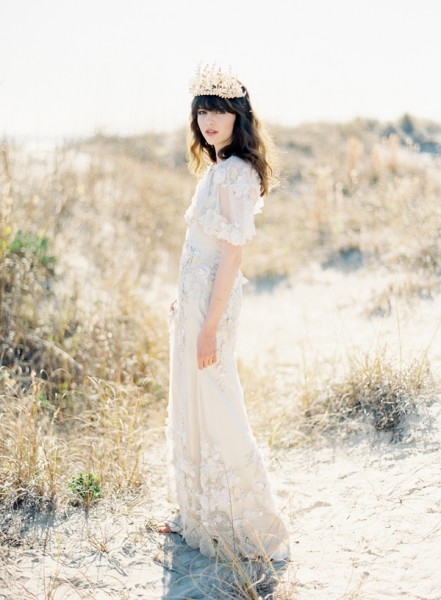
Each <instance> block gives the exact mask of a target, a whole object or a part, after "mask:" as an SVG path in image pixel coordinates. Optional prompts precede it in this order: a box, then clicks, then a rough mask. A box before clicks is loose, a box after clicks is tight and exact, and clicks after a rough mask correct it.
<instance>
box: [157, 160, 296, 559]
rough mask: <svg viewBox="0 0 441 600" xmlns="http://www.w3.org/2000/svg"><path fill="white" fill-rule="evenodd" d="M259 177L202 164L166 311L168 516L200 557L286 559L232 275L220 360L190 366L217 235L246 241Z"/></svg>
mask: <svg viewBox="0 0 441 600" xmlns="http://www.w3.org/2000/svg"><path fill="white" fill-rule="evenodd" d="M259 193H260V188H259V179H258V175H257V173H256V172H255V170H254V169H253V168H252V167H251V166H250V165H249V164H248V163H246V162H245V161H243V160H241V159H239V158H237V157H231V158H229V159H227V160H225V161H222V162H220V163H218V164H216V165H213V166H212V167H210V168H208V170H207V172H206V174H205V175H204V177H203V178H202V180H201V181H200V182H199V185H198V186H197V189H196V192H195V195H194V197H193V199H192V202H191V205H190V207H189V208H188V210H187V212H186V214H185V220H186V222H187V225H188V228H187V234H186V239H185V244H184V248H183V251H182V256H181V262H180V274H179V280H178V290H177V302H176V304H175V310H174V312H173V313H172V314H171V315H170V391H169V407H168V421H167V436H168V446H169V452H170V457H169V458H170V464H171V465H172V467H173V475H174V481H175V484H176V486H175V487H176V497H177V503H178V505H179V512H178V514H177V515H176V516H175V517H174V518H172V519H170V520H169V521H168V524H169V526H170V527H171V529H172V530H173V531H177V532H180V533H181V534H182V535H183V537H184V538H185V540H186V541H187V543H188V544H189V545H190V546H191V547H193V548H199V549H200V551H201V552H202V553H203V554H205V555H206V556H214V555H215V553H216V549H219V548H220V549H223V550H228V552H233V553H234V554H235V556H247V557H253V556H260V555H262V554H267V555H268V556H270V557H271V558H274V559H283V558H286V557H287V556H288V551H289V550H288V535H287V532H286V529H285V526H284V524H283V522H282V520H281V518H280V516H279V513H278V511H277V508H276V505H275V502H274V498H273V495H272V493H271V490H270V485H269V481H268V475H267V472H266V469H265V466H264V463H263V460H262V456H261V454H260V452H259V450H258V448H257V444H256V441H255V438H254V436H253V434H252V432H251V428H250V425H249V421H248V417H247V413H246V409H245V404H244V396H243V390H242V387H241V384H240V381H239V377H238V373H237V366H236V356H235V341H236V333H237V326H238V320H239V314H240V307H241V299H242V284H243V282H244V278H243V275H242V273H241V271H239V272H238V274H237V276H236V278H235V281H234V284H233V288H232V291H231V294H230V296H229V299H228V302H227V306H226V309H225V312H224V314H223V317H222V319H221V322H220V325H219V328H218V332H217V361H216V363H215V364H213V365H211V366H209V367H207V368H206V369H202V370H199V369H198V366H197V354H196V343H197V338H198V335H199V332H200V329H201V327H202V324H203V322H204V319H205V316H206V314H207V310H208V305H209V302H210V297H211V292H212V288H213V283H214V280H215V277H216V271H217V268H218V266H219V263H220V258H221V250H222V240H225V241H227V242H229V243H230V244H235V245H242V244H245V243H247V242H248V241H249V240H250V239H251V238H252V237H253V236H254V234H255V226H254V215H255V214H256V213H258V212H260V211H261V209H262V206H263V201H262V198H261V197H260V195H259Z"/></svg>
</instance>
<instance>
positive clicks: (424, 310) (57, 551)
mask: <svg viewBox="0 0 441 600" xmlns="http://www.w3.org/2000/svg"><path fill="white" fill-rule="evenodd" d="M391 277H396V275H391V274H388V273H386V272H380V271H378V272H368V271H367V270H366V269H361V270H359V271H355V272H351V273H343V272H340V271H338V270H335V269H328V270H324V269H321V268H319V267H318V266H316V267H314V268H311V269H308V270H307V271H305V272H304V273H302V274H300V275H299V276H298V277H297V278H296V279H295V280H292V281H290V282H286V283H284V284H281V285H280V286H278V287H276V288H275V289H274V290H273V291H256V290H255V289H254V288H253V286H252V284H248V286H249V287H248V289H247V290H246V293H245V294H244V305H243V312H242V323H241V333H240V339H239V341H238V356H239V358H240V360H241V361H242V362H243V363H244V364H245V365H250V364H254V365H256V366H257V367H258V368H259V369H260V371H261V372H262V373H265V369H267V370H268V372H269V371H270V370H271V371H279V372H280V373H281V374H283V376H286V379H289V377H290V376H292V377H295V374H296V372H297V371H298V370H299V369H301V368H303V367H302V365H304V364H305V361H306V363H308V364H309V365H311V366H314V365H320V364H323V365H334V368H337V366H338V365H340V364H342V363H344V359H345V358H346V357H347V356H348V354H356V353H357V352H358V353H360V352H365V351H367V350H370V349H371V350H372V349H375V348H376V347H378V346H381V345H384V344H385V345H386V346H387V348H388V349H389V350H390V352H392V353H397V352H401V353H403V354H404V355H405V356H411V355H413V356H416V357H418V356H421V354H422V353H424V352H425V353H427V355H428V356H429V358H430V360H431V363H432V368H433V369H434V370H435V371H436V370H438V372H439V361H440V357H441V343H440V340H439V337H440V336H439V334H438V333H437V332H438V329H437V328H438V326H439V319H440V315H441V312H440V309H441V297H440V296H439V295H438V296H435V297H434V298H432V299H431V300H422V299H417V300H415V301H412V302H410V303H409V302H408V300H406V301H403V302H400V303H397V304H396V305H395V306H394V309H393V310H392V313H391V314H390V315H389V316H385V317H372V316H371V317H368V316H367V315H366V309H367V307H369V306H370V304H371V302H372V298H373V296H375V294H378V292H379V291H380V290H381V289H382V286H383V287H384V288H386V287H387V285H388V284H389V283H390V278H391ZM164 290H166V291H165V293H164ZM169 296H170V289H169V288H163V292H162V296H161V294H159V293H157V294H156V296H155V301H156V302H158V303H160V305H161V306H164V303H166V306H167V307H168V303H169V300H170V298H169ZM257 325H259V326H257ZM285 383H286V381H285ZM287 401H292V399H291V400H290V399H289V398H287ZM440 433H441V401H440V400H439V399H436V398H435V399H433V400H431V401H430V402H427V403H426V404H423V405H422V406H421V408H420V410H419V412H418V414H415V415H413V416H412V417H411V418H410V419H409V422H408V424H407V428H406V435H405V436H403V438H402V439H401V440H395V441H394V442H392V441H391V437H390V435H388V434H381V435H380V434H378V433H375V432H374V431H373V429H372V428H371V427H370V426H369V425H368V424H365V425H360V426H359V427H358V428H357V430H356V431H353V432H352V433H348V434H347V435H338V436H336V437H332V436H328V437H325V438H321V439H319V440H316V441H314V442H310V443H307V444H303V445H301V446H298V447H296V448H292V449H290V450H281V449H278V450H277V449H272V450H270V449H268V448H266V447H265V446H264V444H265V440H264V439H262V440H261V443H262V446H263V448H264V451H265V454H266V456H267V459H268V467H269V470H270V476H271V480H272V483H273V486H274V489H275V491H276V495H277V498H278V501H279V504H280V510H281V512H282V514H283V516H284V518H285V519H286V521H287V523H288V525H289V528H290V532H291V547H292V556H291V561H290V563H289V564H276V565H274V570H275V572H276V573H277V576H278V578H279V579H280V580H281V582H282V583H281V584H280V586H279V591H280V593H281V594H282V592H283V593H284V594H285V596H283V595H281V597H285V598H296V599H299V600H337V599H338V600H342V599H346V600H349V599H353V600H356V599H363V600H367V599H369V600H381V599H389V598H403V599H406V600H417V599H418V600H436V599H441V569H440V567H439V557H440V556H441V485H440V483H441V466H440V465H441V456H440V444H439V439H440ZM149 435H150V437H151V438H152V443H151V447H150V449H149V453H148V456H146V463H147V472H146V483H145V488H144V489H142V490H140V491H139V492H138V493H136V494H134V495H133V496H131V497H127V496H125V497H116V498H112V499H107V500H105V501H102V502H101V503H100V504H98V505H97V506H96V507H95V508H92V510H91V511H90V514H89V515H86V514H85V513H84V511H82V510H80V509H75V508H70V509H69V511H68V512H67V513H64V514H63V513H57V514H56V515H55V516H54V515H51V516H49V517H48V516H45V515H37V516H35V518H34V519H31V518H30V519H28V520H27V521H23V519H22V517H23V515H21V514H20V512H19V511H16V512H15V513H14V514H11V515H10V523H9V533H8V535H9V538H8V539H4V540H3V542H2V544H1V546H0V560H1V562H2V566H1V571H0V598H1V599H8V600H12V599H14V600H15V599H19V598H38V599H40V598H41V599H46V598H51V599H53V600H61V599H65V600H70V599H76V598H90V599H94V600H101V599H108V598H110V599H127V600H129V599H135V598H140V599H141V598H142V599H149V598H155V599H160V598H167V599H172V598H173V599H186V598H213V599H215V598H228V597H238V596H237V595H234V594H233V592H232V591H231V590H232V587H231V574H230V573H228V570H227V569H226V567H224V566H223V565H219V564H215V563H214V562H212V561H211V562H210V561H209V560H208V559H206V558H204V557H203V556H201V555H200V554H199V553H198V552H197V551H194V550H190V549H189V548H188V547H187V546H186V545H185V544H184V543H183V542H182V540H181V538H180V537H179V536H176V535H169V536H161V535H159V534H157V533H156V531H155V528H154V526H155V524H156V523H160V522H162V520H163V519H164V518H165V517H166V516H168V514H169V513H170V511H171V510H172V509H173V505H172V503H171V501H170V499H169V497H168V494H167V491H166V490H167V485H166V481H165V472H166V470H165V462H166V453H165V440H164V431H163V428H160V429H158V430H155V431H154V432H149ZM14 523H15V524H14ZM246 568H248V569H251V570H252V569H254V570H256V569H259V568H260V574H263V573H264V572H265V573H266V575H267V576H269V575H271V573H270V571H269V570H268V568H265V567H263V568H262V566H259V565H255V564H251V565H246ZM228 582H230V583H228ZM268 589H269V588H268ZM268 589H267V592H268Z"/></svg>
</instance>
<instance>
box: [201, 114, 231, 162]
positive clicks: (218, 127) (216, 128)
mask: <svg viewBox="0 0 441 600" xmlns="http://www.w3.org/2000/svg"><path fill="white" fill-rule="evenodd" d="M235 120H236V114H235V113H229V112H226V111H222V110H206V109H205V108H199V109H198V126H199V129H200V130H201V133H202V135H203V136H204V138H205V140H206V141H207V143H208V144H211V145H212V146H214V147H215V149H216V153H217V152H219V150H220V149H221V148H223V147H224V146H227V145H228V144H229V142H230V141H231V137H232V135H233V128H234V121H235Z"/></svg>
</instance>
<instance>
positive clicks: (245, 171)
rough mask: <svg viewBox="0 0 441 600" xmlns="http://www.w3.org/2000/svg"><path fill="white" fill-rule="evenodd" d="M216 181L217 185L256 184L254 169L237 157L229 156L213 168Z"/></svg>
mask: <svg viewBox="0 0 441 600" xmlns="http://www.w3.org/2000/svg"><path fill="white" fill-rule="evenodd" d="M215 169H216V179H217V181H218V182H219V183H230V184H235V183H242V184H244V183H248V184H250V183H251V184H252V183H258V175H257V171H256V169H255V168H254V167H253V166H252V165H251V164H250V163H249V162H248V161H246V160H244V159H243V158H240V157H239V156H230V157H229V158H226V159H225V160H223V161H221V162H220V163H218V164H217V165H216V167H215Z"/></svg>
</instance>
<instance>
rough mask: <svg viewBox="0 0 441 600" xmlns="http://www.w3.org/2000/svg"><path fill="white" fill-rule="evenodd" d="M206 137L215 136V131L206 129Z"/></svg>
mask: <svg viewBox="0 0 441 600" xmlns="http://www.w3.org/2000/svg"><path fill="white" fill-rule="evenodd" d="M205 133H206V135H216V133H217V131H216V130H215V129H206V130H205Z"/></svg>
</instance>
